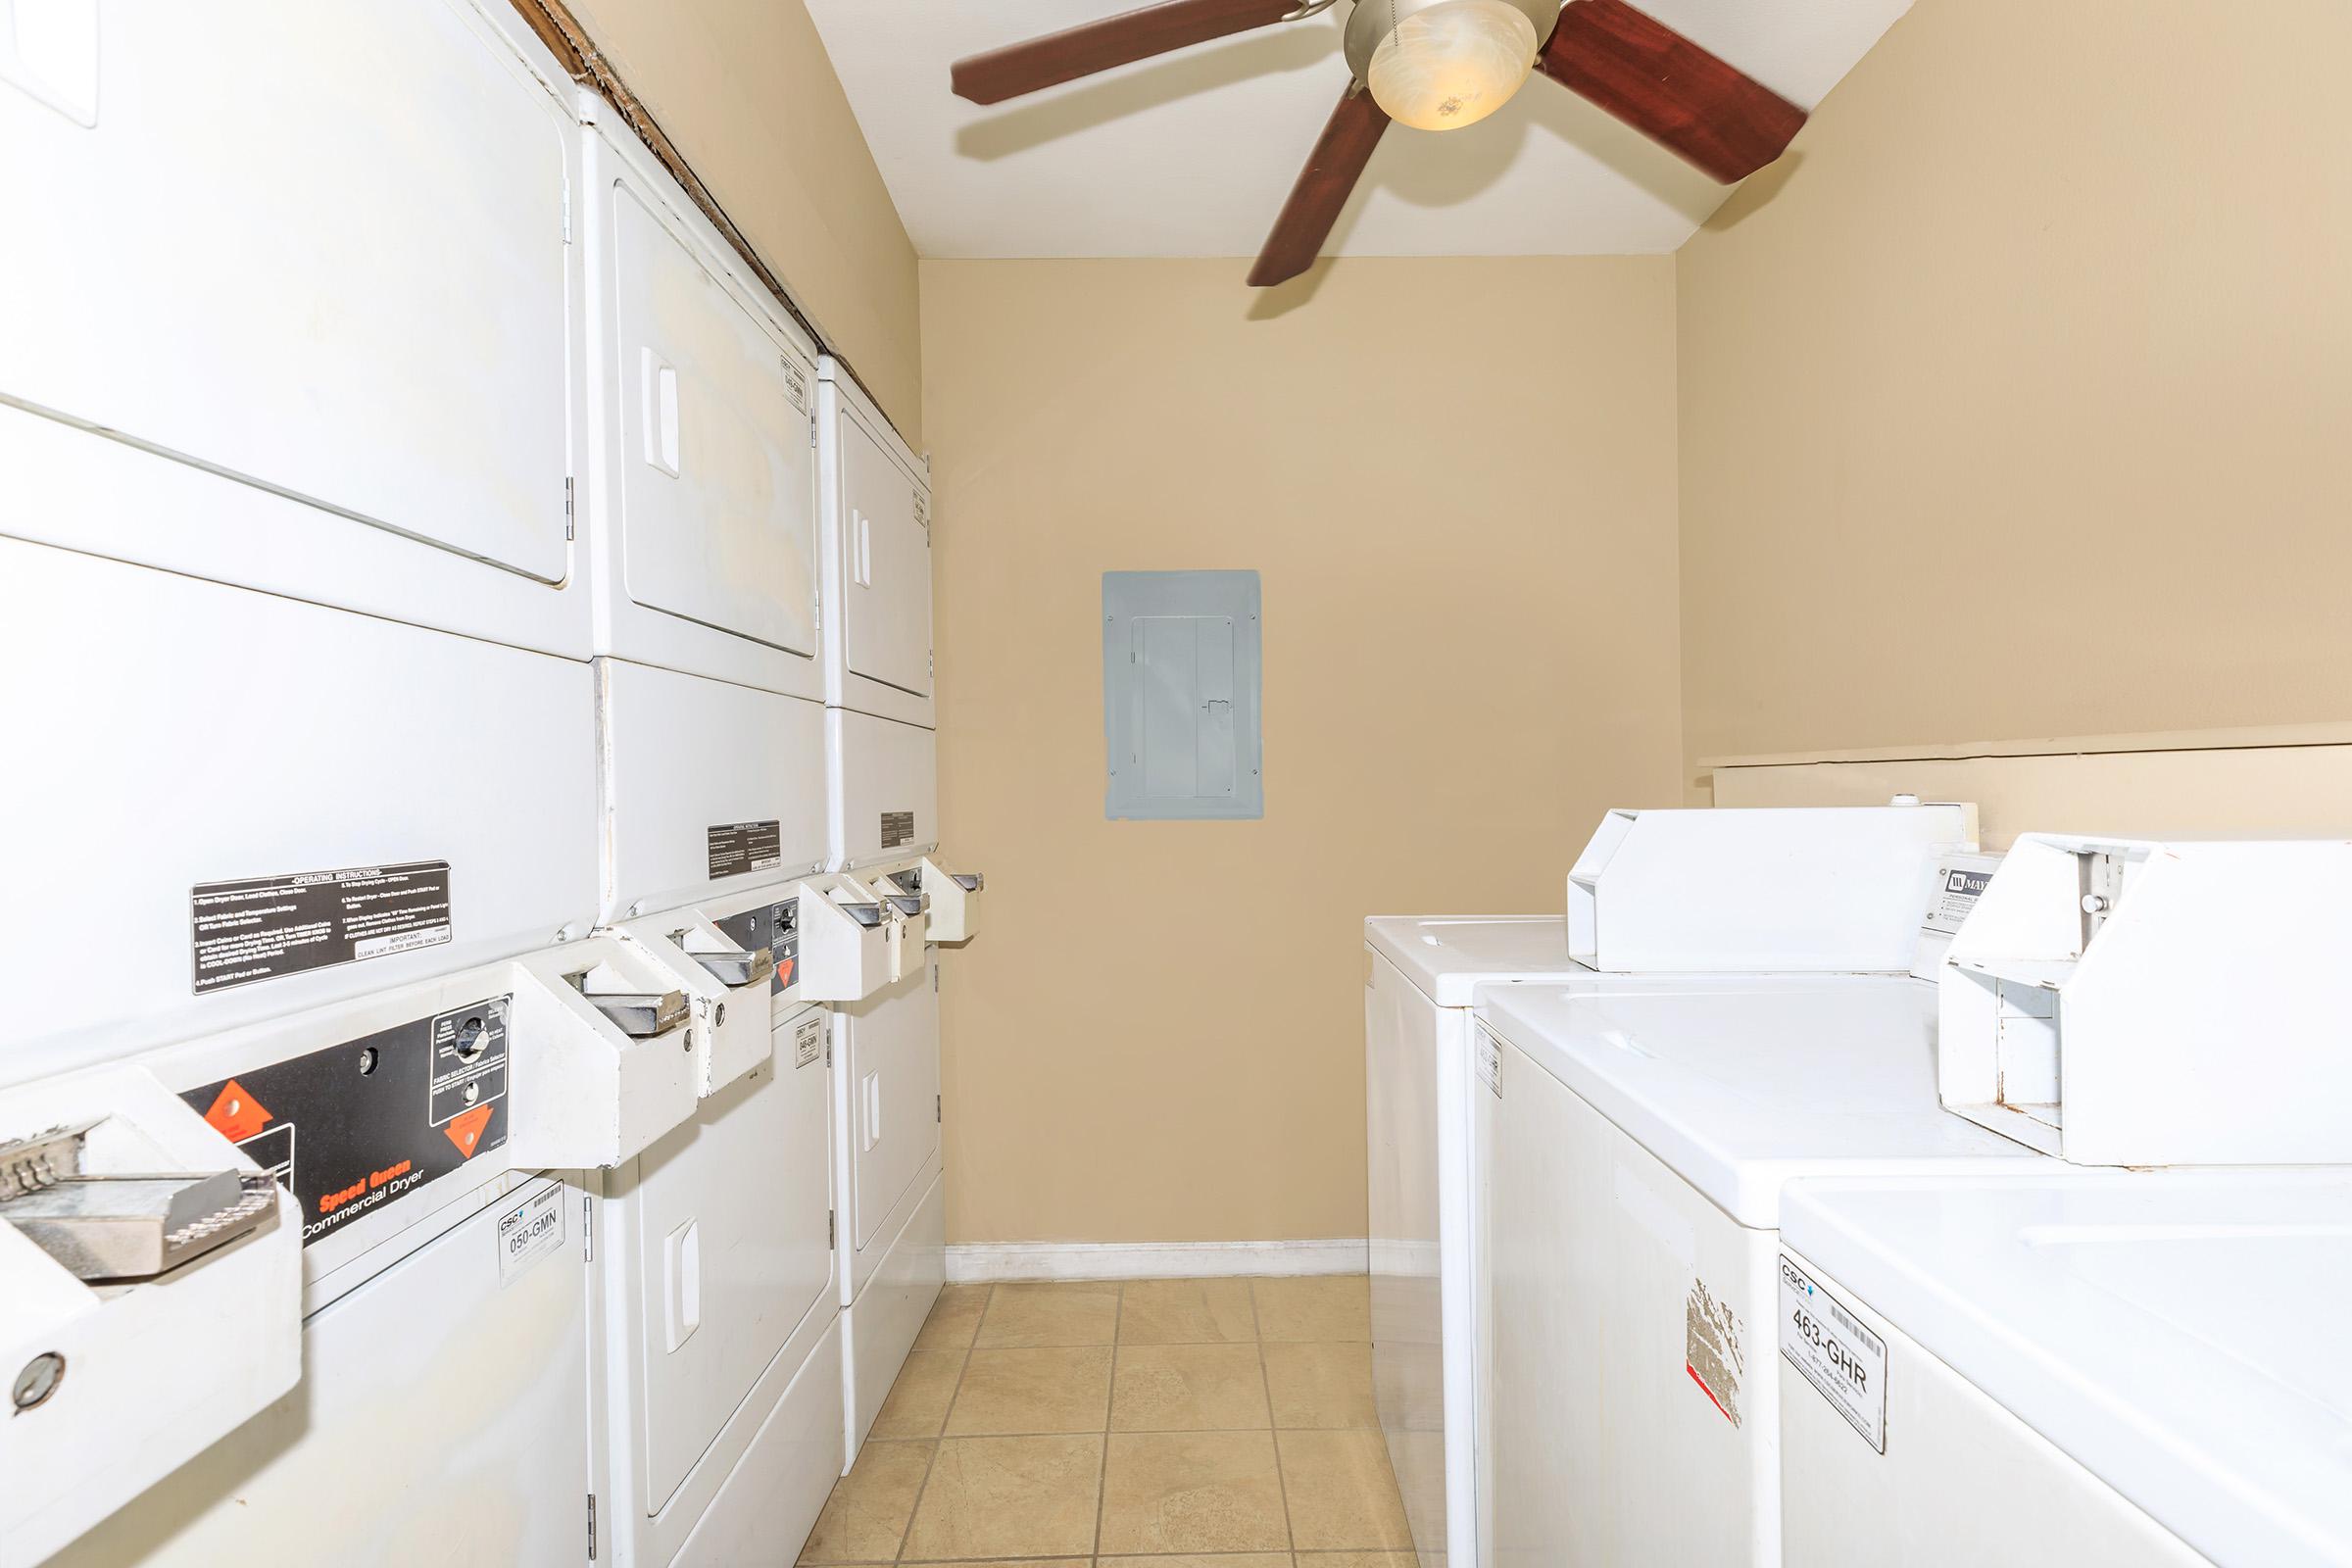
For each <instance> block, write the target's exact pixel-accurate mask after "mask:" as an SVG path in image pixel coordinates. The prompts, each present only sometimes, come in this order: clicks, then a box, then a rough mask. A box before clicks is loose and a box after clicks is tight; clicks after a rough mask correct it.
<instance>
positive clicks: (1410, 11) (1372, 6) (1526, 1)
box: [1345, 0, 1560, 81]
mask: <svg viewBox="0 0 2352 1568" xmlns="http://www.w3.org/2000/svg"><path fill="white" fill-rule="evenodd" d="M1447 3H1448V0H1355V9H1354V10H1353V11H1351V12H1349V13H1348V30H1347V33H1346V37H1345V48H1346V50H1347V54H1348V70H1349V71H1351V72H1353V73H1355V79H1356V80H1358V81H1362V80H1363V79H1364V77H1365V74H1366V73H1368V72H1370V71H1371V69H1372V52H1373V51H1374V50H1375V49H1378V48H1379V47H1380V41H1381V40H1382V39H1383V38H1386V37H1387V36H1388V35H1389V34H1390V33H1392V32H1395V31H1396V30H1397V24H1398V23H1400V22H1402V21H1404V20H1405V19H1406V18H1407V17H1412V16H1417V15H1419V14H1420V13H1421V12H1424V11H1434V10H1436V9H1437V8H1438V7H1439V6H1442V5H1445V4H1447ZM1502 3H1503V4H1505V5H1507V6H1510V7H1511V8H1512V9H1513V10H1516V11H1523V12H1525V13H1527V20H1528V21H1530V22H1532V23H1534V24H1535V25H1536V43H1537V46H1538V47H1539V48H1540V47H1542V45H1543V43H1544V40H1545V39H1546V38H1549V37H1550V36H1551V29H1552V27H1553V25H1555V24H1557V23H1558V22H1559V20H1560V0H1502Z"/></svg>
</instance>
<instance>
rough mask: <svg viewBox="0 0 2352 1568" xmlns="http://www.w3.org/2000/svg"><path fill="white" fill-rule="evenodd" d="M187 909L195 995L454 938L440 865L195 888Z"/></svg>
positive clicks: (445, 868)
mask: <svg viewBox="0 0 2352 1568" xmlns="http://www.w3.org/2000/svg"><path fill="white" fill-rule="evenodd" d="M188 907H189V924H190V927H191V933H192V939H193V943H194V949H195V991H196V994H197V995H198V996H202V995H204V994H205V993H206V992H209V991H222V990H226V989H227V988H229V987H231V986H242V985H251V984H253V983H254V982H255V981H257V980H275V979H277V978H279V977H280V976H283V975H289V974H300V973H302V972H303V971H304V970H306V969H324V968H328V967H330V966H332V965H335V964H342V963H357V962H358V961H360V960H361V959H362V958H382V957H387V956H391V955H392V954H395V953H407V952H409V951H410V950H412V949H415V948H434V947H439V946H441V945H442V944H444V943H446V942H449V941H450V940H452V938H453V936H454V934H455V933H454V931H453V928H452V926H451V923H450V905H449V862H448V861H447V860H411V861H409V862H407V863H406V864H402V865H363V866H352V867H349V868H346V869H344V870H341V871H301V872H296V873H295V874H293V875H291V876H266V877H253V878H250V879H247V880H245V881H240V882H200V883H198V884H197V885H196V886H195V887H194V888H193V889H191V890H190V893H189V899H188Z"/></svg>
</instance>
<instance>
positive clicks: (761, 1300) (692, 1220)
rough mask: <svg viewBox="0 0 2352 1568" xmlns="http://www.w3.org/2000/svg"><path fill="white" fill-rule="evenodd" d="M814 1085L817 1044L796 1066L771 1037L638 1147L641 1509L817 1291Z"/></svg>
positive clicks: (825, 1188)
mask: <svg viewBox="0 0 2352 1568" xmlns="http://www.w3.org/2000/svg"><path fill="white" fill-rule="evenodd" d="M779 1033H780V1034H784V1033H785V1032H784V1031H779ZM779 1044H780V1045H784V1046H788V1045H789V1035H788V1034H785V1039H784V1040H782V1041H780V1042H779ZM827 1090H828V1086H827V1084H826V1082H825V1069H824V1064H823V1061H822V1059H821V1058H819V1060H817V1061H816V1062H813V1063H811V1064H810V1065H809V1066H806V1067H796V1066H795V1065H794V1058H793V1055H792V1054H791V1052H790V1050H789V1049H785V1050H782V1051H781V1052H780V1054H776V1055H772V1056H770V1057H769V1058H768V1060H767V1061H766V1062H764V1063H762V1064H761V1065H760V1066H758V1067H755V1068H754V1069H752V1070H751V1071H750V1072H748V1073H746V1074H745V1075H744V1076H743V1077H742V1078H739V1079H737V1080H736V1081H735V1082H734V1083H733V1084H730V1085H729V1086H728V1087H727V1088H725V1089H724V1090H721V1091H720V1092H719V1093H718V1094H716V1095H713V1096H711V1098H710V1099H708V1100H705V1101H703V1102H702V1103H700V1105H699V1106H698V1108H697V1111H696V1114H695V1117H694V1119H693V1120H692V1121H690V1122H688V1123H687V1124H685V1125H684V1126H682V1127H679V1128H678V1129H676V1130H675V1131H673V1132H671V1133H670V1134H669V1135H668V1136H667V1137H665V1138H663V1139H662V1141H661V1142H660V1143H658V1144H656V1145H655V1146H654V1147H653V1148H651V1149H649V1150H647V1151H646V1152H644V1153H643V1154H641V1155H639V1156H638V1160H637V1177H636V1184H635V1190H634V1193H633V1196H632V1199H631V1201H630V1207H631V1209H632V1210H633V1213H632V1215H631V1218H632V1221H633V1227H632V1228H633V1230H634V1235H633V1237H632V1238H631V1245H632V1246H633V1248H634V1250H635V1252H636V1258H635V1265H636V1272H637V1284H638V1289H637V1299H636V1301H635V1303H634V1304H635V1319H636V1320H635V1327H636V1330H637V1341H636V1345H635V1346H634V1347H633V1348H634V1349H635V1351H636V1353H637V1357H638V1366H637V1383H638V1387H639V1388H640V1389H641V1390H643V1391H644V1393H643V1401H642V1410H643V1420H642V1423H641V1431H640V1433H639V1434H638V1441H639V1442H640V1443H641V1444H642V1450H641V1451H642V1453H643V1456H644V1471H643V1473H644V1475H645V1476H646V1493H645V1495H644V1496H643V1497H641V1498H640V1499H639V1501H640V1503H641V1504H642V1506H643V1507H644V1509H645V1511H646V1512H647V1513H649V1514H650V1513H658V1512H660V1511H661V1510H662V1508H663V1507H664V1506H666V1504H667V1503H668V1501H669V1499H670V1497H671V1495H673V1494H674V1493H675V1492H676V1491H677V1489H678V1488H679V1486H680V1485H682V1484H683V1483H684V1482H685V1480H686V1477H687V1474H688V1472H690V1471H691V1470H692V1469H693V1468H694V1466H695V1464H696V1463H697V1461H699V1460H700V1459H701V1458H702V1457H703V1454H704V1453H705V1451H706V1450H707V1449H709V1448H710V1446H711V1444H712V1443H713V1442H714V1441H715V1440H716V1439H717V1438H718V1436H719V1433H720V1430H721V1429H722V1428H723V1427H725V1425H726V1424H727V1421H728V1419H729V1418H730V1417H731V1416H732V1415H733V1414H734V1413H735V1411H736V1408H737V1406H739V1405H740V1404H742V1403H743V1401H744V1399H745V1398H746V1397H747V1396H748V1395H749V1394H750V1393H751V1390H752V1387H753V1385H754V1384H755V1383H757V1382H758V1381H759V1379H760V1374H761V1373H762V1371H763V1370H764V1369H765V1368H766V1367H767V1365H768V1363H769V1361H770V1360H772V1359H773V1358H774V1357H775V1355H776V1354H777V1352H778V1351H779V1350H781V1349H782V1348H783V1347H784V1344H785V1341H786V1340H787V1339H788V1338H790V1336H791V1335H792V1334H793V1332H794V1331H795V1330H796V1329H797V1328H798V1327H799V1326H800V1324H801V1323H802V1321H803V1320H804V1319H805V1318H806V1317H807V1316H808V1315H809V1311H810V1310H811V1309H812V1308H814V1307H816V1306H818V1305H819V1304H820V1303H821V1304H826V1305H829V1304H831V1302H830V1297H831V1292H832V1289H833V1249H832V1241H831V1238H830V1237H829V1236H828V1235H827V1234H826V1216H827V1212H828V1210H829V1209H830V1207H831V1191H832V1171H831V1166H830V1161H831V1157H832V1151H831V1148H830V1146H829V1145H828V1143H827V1141H826V1131H827V1124H828V1123H829V1121H830V1120H831V1114H830V1113H831V1105H830V1096H829V1094H828V1092H827Z"/></svg>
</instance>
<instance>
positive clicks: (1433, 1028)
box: [1364, 950, 1462, 1565]
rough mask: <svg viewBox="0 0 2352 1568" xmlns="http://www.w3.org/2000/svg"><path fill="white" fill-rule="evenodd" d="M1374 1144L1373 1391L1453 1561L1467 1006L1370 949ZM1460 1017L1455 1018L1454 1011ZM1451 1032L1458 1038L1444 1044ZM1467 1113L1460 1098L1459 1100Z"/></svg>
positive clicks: (1435, 1535)
mask: <svg viewBox="0 0 2352 1568" xmlns="http://www.w3.org/2000/svg"><path fill="white" fill-rule="evenodd" d="M1367 961H1368V963H1369V965H1370V970H1371V983H1370V984H1369V985H1368V986H1367V987H1366V988H1365V991H1364V1083H1365V1108H1366V1127H1365V1148H1366V1150H1367V1151H1368V1152H1369V1156H1370V1169H1369V1171H1368V1172H1367V1182H1368V1192H1369V1197H1370V1204H1371V1206H1370V1217H1371V1239H1372V1247H1371V1273H1372V1280H1371V1286H1372V1390H1373V1400H1374V1403H1375V1405H1376V1406H1377V1408H1378V1409H1379V1412H1380V1430H1381V1434H1382V1436H1383V1437H1384V1438H1386V1439H1387V1442H1388V1447H1389V1463H1390V1465H1391V1467H1392V1468H1394V1469H1395V1471H1396V1472H1397V1488H1398V1490H1399V1491H1400V1492H1401V1493H1402V1494H1403V1497H1404V1513H1405V1520H1406V1522H1407V1523H1408V1524H1409V1525H1410V1526H1411V1528H1412V1533H1413V1542H1414V1544H1415V1545H1416V1546H1417V1547H1419V1548H1420V1550H1421V1553H1422V1557H1423V1560H1424V1562H1426V1563H1430V1564H1432V1565H1434V1564H1436V1563H1439V1562H1442V1561H1444V1560H1445V1556H1446V1413H1447V1412H1446V1376H1445V1350H1446V1312H1445V1303H1444V1301H1443V1299H1442V1296H1443V1293H1442V1290H1441V1285H1440V1275H1441V1273H1442V1262H1443V1245H1442V1235H1441V1232H1442V1230H1443V1228H1444V1227H1443V1222H1442V1218H1441V1213H1440V1191H1439V1189H1440V1186H1441V1183H1442V1178H1441V1169H1440V1161H1441V1158H1442V1154H1441V1148H1442V1146H1443V1145H1444V1144H1445V1143H1446V1140H1445V1139H1444V1137H1443V1136H1442V1133H1441V1127H1440V1123H1441V1121H1442V1119H1443V1116H1444V1114H1445V1109H1446V1107H1445V1106H1444V1105H1442V1104H1441V1096H1440V1094H1439V1085H1438V1076H1439V1071H1440V1061H1441V1058H1442V1056H1443V1055H1444V1054H1446V1046H1447V1045H1448V1044H1451V1045H1453V1046H1455V1047H1456V1048H1457V1049H1458V1046H1459V1037H1460V1035H1461V1031H1462V1019H1461V1016H1460V1012H1461V1009H1459V1008H1452V1009H1447V1008H1441V1007H1439V1006H1437V1005H1435V1004H1434V1003H1432V1002H1431V1001H1430V1000H1429V998H1428V997H1426V996H1424V995H1423V994H1422V993H1421V991H1420V989H1419V988H1418V987H1416V986H1415V985H1413V983H1412V982H1411V981H1410V980H1407V979H1406V978H1405V977H1404V975H1403V974H1402V973H1401V972H1400V971H1398V969H1397V966H1396V965H1395V964H1393V963H1391V962H1390V961H1389V960H1388V959H1387V958H1386V957H1384V956H1380V955H1378V954H1375V953H1371V952H1370V950H1367ZM1448 1011H1450V1012H1452V1013H1453V1014H1454V1016H1453V1017H1452V1018H1451V1019H1447V1018H1446V1017H1445V1016H1444V1014H1445V1013H1446V1012H1448ZM1442 1035H1446V1036H1451V1037H1452V1038H1451V1040H1450V1041H1448V1040H1444V1039H1441V1036H1442ZM1450 1098H1451V1103H1452V1104H1453V1106H1454V1108H1456V1109H1458V1108H1459V1104H1460V1101H1459V1096H1458V1094H1457V1095H1456V1096H1453V1097H1450Z"/></svg>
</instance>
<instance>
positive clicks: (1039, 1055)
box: [922, 257, 1680, 1242]
mask: <svg viewBox="0 0 2352 1568" xmlns="http://www.w3.org/2000/svg"><path fill="white" fill-rule="evenodd" d="M1247 265H1248V264H1247V263H1245V262H1237V261H1204V262H1189V261H1169V262H944V263H940V262H925V263H924V264H923V269H922V276H923V348H924V407H925V423H926V426H927V428H928V429H929V431H930V434H931V442H932V450H933V478H934V483H935V485H936V487H937V492H938V516H939V522H938V525H937V530H936V538H935V543H934V552H933V557H934V559H933V566H934V573H935V577H936V580H937V584H938V621H937V624H938V643H939V647H940V649H941V662H940V669H939V687H938V691H939V712H940V782H941V795H942V801H943V806H942V824H943V831H944V834H945V837H946V840H947V843H948V844H949V845H950V846H951V847H952V850H953V854H954V856H955V858H956V859H957V860H958V861H960V862H964V863H968V864H971V865H974V866H977V867H980V868H982V869H985V870H987V871H988V872H990V873H991V881H990V884H989V908H988V922H989V923H988V927H987V930H986V931H985V932H984V933H983V935H982V936H981V937H980V939H978V940H976V941H975V942H973V943H972V944H971V945H970V947H968V948H967V949H964V950H962V951H960V952H952V953H950V954H948V955H947V956H946V957H945V960H944V963H943V972H944V978H943V983H942V991H943V1004H944V1013H945V1032H946V1042H945V1050H946V1057H947V1064H946V1071H947V1089H946V1092H947V1109H948V1115H947V1155H948V1184H949V1185H948V1220H949V1226H950V1236H951V1239H952V1240H955V1241H961V1242H986V1241H1012V1240H1025V1241H1051V1240H1071V1241H1121V1240H1133V1241H1201V1240H1207V1241H1226V1240H1240V1239H1276V1238H1301V1237H1353V1236H1362V1235H1363V1234H1364V1226H1365V1216H1364V1144H1363V1139H1364V1126H1363V1067H1362V1061H1363V1017H1362V1002H1361V996H1362V990H1361V987H1362V982H1363V975H1364V961H1363V957H1362V921H1363V918H1364V916H1365V915H1366V914H1368V913H1375V912H1394V911H1405V910H1410V911H1420V910H1437V911H1445V910H1457V911H1476V910H1496V909H1502V910H1528V909H1549V908H1552V907H1556V906H1557V905H1558V903H1559V900H1560V875H1561V871H1562V868H1563V867H1564V866H1565V865H1566V864H1567V863H1568V860H1569V858H1570V857H1571V855H1572V853H1573V851H1574V849H1575V847H1576V846H1577V845H1578V844H1580V843H1581V842H1582V841H1583V839H1584V837H1585V835H1586V833H1587V832H1588V831H1589V830H1590V829H1591V826H1592V824H1593V821H1594V820H1595V818H1596V817H1597V816H1598V815H1599V813H1600V812H1601V810H1602V809H1605V808H1607V807H1609V806H1611V805H1619V804H1624V803H1627V802H1642V801H1655V800H1671V799H1673V798H1675V796H1676V794H1677V792H1678V791H1679V788H1680V786H1679V782H1678V764H1679V755H1678V747H1679V731H1678V723H1677V704H1676V685H1677V676H1676V667H1675V665H1676V642H1675V496H1674V490H1675V472H1674V352H1673V332H1674V319H1673V317H1674V298H1673V264H1672V262H1671V260H1669V259H1667V258H1663V257H1653V258H1624V259H1619V258H1591V259H1582V260H1533V261H1492V260H1490V261H1461V260H1454V261H1354V262H1346V263H1342V264H1340V265H1338V266H1337V267H1335V268H1332V269H1330V270H1328V272H1326V273H1318V274H1314V275H1311V276H1310V278H1309V279H1308V280H1307V282H1308V283H1309V285H1310V286H1311V285H1316V284H1319V285H1320V286H1319V290H1318V291H1317V292H1316V293H1315V297H1314V298H1313V300H1312V302H1311V304H1308V305H1306V306H1305V307H1304V308H1302V309H1290V310H1287V313H1286V312H1285V310H1284V308H1285V307H1287V306H1292V305H1296V304H1297V303H1298V300H1299V291H1298V290H1290V291H1285V292H1284V293H1283V294H1281V295H1278V296H1276V297H1275V298H1274V299H1273V300H1271V301H1268V300H1265V299H1263V298H1262V297H1256V298H1253V296H1252V295H1251V293H1250V291H1249V290H1247V289H1246V288H1244V287H1243V286H1242V275H1243V273H1244V271H1245V270H1247ZM1253 306H1254V307H1255V308H1257V309H1259V310H1261V311H1262V310H1265V309H1267V308H1268V307H1269V306H1270V307H1271V308H1272V310H1273V311H1274V312H1275V313H1276V314H1274V315H1273V316H1272V317H1271V318H1270V319H1250V311H1251V310H1252V308H1253ZM1176 567H1254V568H1256V569H1257V570H1258V571H1259V572H1260V573H1262V574H1263V589H1264V596H1265V622H1264V625H1265V682H1266V685H1265V747H1266V802H1267V805H1266V816H1265V819H1264V820H1263V821H1261V822H1250V823H1199V822H1108V821H1105V820H1104V819H1103V710H1102V677H1101V657H1102V656H1101V647H1102V643H1101V634H1100V631H1099V627H1100V624H1101V621H1100V607H1101V596H1102V588H1101V578H1102V573H1103V571H1105V570H1107V569H1114V568H1176Z"/></svg>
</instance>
